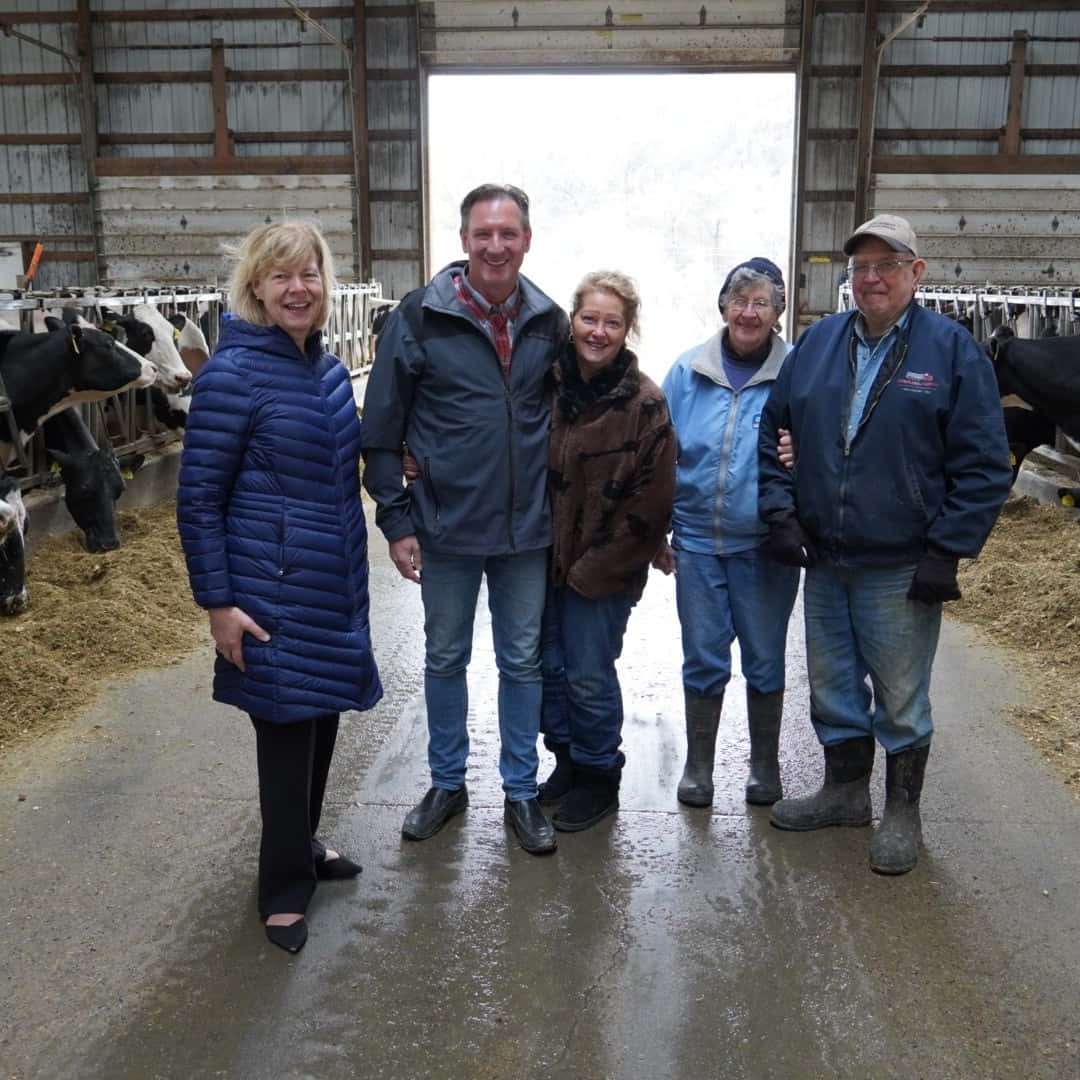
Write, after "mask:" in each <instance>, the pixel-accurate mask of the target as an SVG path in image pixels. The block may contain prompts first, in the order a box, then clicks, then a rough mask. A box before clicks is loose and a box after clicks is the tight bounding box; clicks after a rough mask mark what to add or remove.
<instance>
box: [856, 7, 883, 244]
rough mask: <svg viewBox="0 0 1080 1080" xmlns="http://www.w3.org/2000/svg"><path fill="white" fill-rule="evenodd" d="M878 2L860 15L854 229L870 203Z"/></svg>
mask: <svg viewBox="0 0 1080 1080" xmlns="http://www.w3.org/2000/svg"><path fill="white" fill-rule="evenodd" d="M877 22H878V0H866V11H865V14H864V16H863V52H862V75H861V78H860V80H859V135H858V140H857V143H858V145H857V149H856V152H855V153H856V157H855V161H856V166H855V206H854V219H855V220H854V221H853V222H852V228H855V226H856V225H858V224H859V223H860V222H861V221H865V220H866V208H867V206H868V205H869V200H870V177H871V168H870V159H871V157H872V156H873V149H874V110H875V106H876V105H877V84H878V70H879V67H880V63H881V57H880V56H879V55H878V30H877Z"/></svg>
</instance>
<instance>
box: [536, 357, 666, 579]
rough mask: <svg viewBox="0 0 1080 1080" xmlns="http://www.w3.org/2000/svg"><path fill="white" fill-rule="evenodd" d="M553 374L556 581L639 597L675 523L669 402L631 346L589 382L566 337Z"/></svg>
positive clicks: (550, 484) (551, 471)
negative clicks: (661, 543)
mask: <svg viewBox="0 0 1080 1080" xmlns="http://www.w3.org/2000/svg"><path fill="white" fill-rule="evenodd" d="M554 374H555V382H556V393H555V406H554V408H553V409H552V426H551V450H550V455H549V458H548V465H549V470H548V490H549V492H550V494H551V510H552V516H553V518H554V529H555V536H554V542H553V544H552V549H551V581H552V584H553V585H555V586H560V585H569V586H570V587H571V588H572V589H573V590H574V591H575V592H577V593H580V594H581V595H582V596H585V597H588V598H589V599H597V598H599V597H601V596H610V595H613V594H615V593H628V594H630V595H631V596H633V597H634V599H635V600H637V599H638V598H639V597H640V596H641V593H642V591H643V590H644V588H645V579H646V578H647V577H648V573H649V563H650V562H651V561H652V557H653V556H654V555H655V554H656V551H657V549H658V548H659V546H660V542H661V541H662V540H663V539H664V537H665V536H666V535H667V532H668V529H669V528H670V519H671V505H672V500H673V497H674V491H675V451H676V442H675V432H674V429H673V428H672V426H671V417H670V416H669V414H668V407H667V402H666V401H665V400H664V395H663V393H662V392H661V390H660V388H659V387H658V386H657V385H656V383H654V382H653V381H652V380H651V379H650V378H649V377H648V376H647V375H644V374H642V373H641V372H640V371H639V370H638V363H637V357H635V356H634V354H633V353H632V352H630V351H629V350H628V349H625V348H624V349H623V350H622V352H620V353H619V355H618V356H617V357H616V358H615V359H614V360H613V361H612V363H611V365H610V366H609V367H608V368H606V369H605V370H604V371H601V372H600V373H598V374H597V375H596V376H594V377H593V379H591V380H590V381H589V382H586V381H585V380H583V379H582V378H581V375H580V374H579V373H578V368H577V358H576V356H575V354H574V350H573V346H572V345H571V344H569V343H568V345H567V348H566V350H565V352H564V353H563V354H562V356H561V357H560V358H559V360H558V362H557V363H556V364H555V367H554Z"/></svg>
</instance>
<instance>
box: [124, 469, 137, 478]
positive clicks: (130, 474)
mask: <svg viewBox="0 0 1080 1080" xmlns="http://www.w3.org/2000/svg"><path fill="white" fill-rule="evenodd" d="M120 475H121V476H122V477H123V478H124V479H125V480H134V479H135V474H134V473H133V472H132V471H131V470H130V469H125V470H124V471H123V472H122V473H121V474H120Z"/></svg>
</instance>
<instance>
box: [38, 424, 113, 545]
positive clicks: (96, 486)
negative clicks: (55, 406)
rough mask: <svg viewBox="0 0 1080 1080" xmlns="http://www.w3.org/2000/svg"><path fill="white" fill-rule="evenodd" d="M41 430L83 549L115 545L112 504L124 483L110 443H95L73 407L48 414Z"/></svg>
mask: <svg viewBox="0 0 1080 1080" xmlns="http://www.w3.org/2000/svg"><path fill="white" fill-rule="evenodd" d="M42 432H43V434H44V436H45V449H46V452H47V454H48V456H49V457H50V458H51V459H52V460H53V461H55V462H56V464H57V465H59V467H60V477H61V479H62V480H63V481H64V505H65V506H66V507H67V509H68V513H69V514H70V515H71V518H72V520H73V521H74V522H75V524H76V525H77V526H78V527H79V528H80V529H81V530H82V531H83V535H84V536H85V537H86V550H87V551H112V550H113V549H114V548H118V547H119V546H120V537H119V535H118V533H117V531H116V505H115V504H116V500H117V499H119V498H120V496H121V495H122V494H123V493H124V489H125V487H126V485H125V483H124V477H123V475H122V473H121V471H120V465H119V463H118V461H117V459H116V454H115V453H114V452H113V450H112V447H109V446H106V447H99V446H98V444H97V443H96V442H95V441H94V437H93V435H91V434H90V429H89V428H88V427H87V426H86V424H85V423H84V422H83V418H82V417H81V416H80V415H79V414H78V412H76V411H75V410H74V409H65V410H64V411H63V412H60V413H57V414H56V416H51V417H49V419H48V420H46V421H45V423H44V424H43V425H42Z"/></svg>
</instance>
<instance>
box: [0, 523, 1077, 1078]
mask: <svg viewBox="0 0 1080 1080" xmlns="http://www.w3.org/2000/svg"><path fill="white" fill-rule="evenodd" d="M372 597H373V611H372V624H373V630H374V637H375V641H376V645H377V652H378V656H379V661H380V666H381V670H382V673H383V678H384V683H385V686H386V697H385V699H384V701H383V702H382V703H381V704H380V706H379V707H378V708H376V709H375V710H373V711H372V712H370V713H367V714H364V715H358V714H349V715H348V716H347V717H346V718H345V722H344V724H343V728H342V736H341V741H340V743H339V751H338V755H337V758H336V760H335V766H334V770H333V772H332V775H331V787H330V793H329V797H328V804H327V810H326V814H325V819H324V825H325V828H324V829H323V834H324V835H325V837H326V838H327V839H328V840H329V841H331V842H332V843H333V844H334V845H335V846H337V847H340V848H341V849H342V850H344V851H346V852H347V853H348V854H350V855H352V856H353V857H355V858H357V859H358V860H359V861H360V862H362V863H363V865H364V872H363V874H362V875H361V876H360V878H359V879H357V880H355V881H352V882H347V883H328V884H325V885H322V886H320V889H319V891H318V893H317V895H316V897H315V900H314V902H313V905H312V908H311V909H310V911H309V921H310V923H311V938H310V940H309V942H308V944H307V947H306V948H305V949H304V951H303V952H302V953H300V954H299V955H298V956H296V957H290V956H288V955H287V954H285V953H283V952H281V951H280V950H278V949H276V948H274V947H272V946H270V945H269V944H268V943H267V942H266V940H265V938H264V936H263V933H262V929H261V927H260V925H259V923H258V921H257V918H256V914H255V891H254V871H255V850H256V845H257V841H258V818H257V813H258V812H257V804H256V799H255V778H254V749H253V739H252V735H251V732H250V728H249V726H248V724H247V721H246V719H245V718H244V717H242V715H241V714H240V713H238V712H236V711H234V710H231V709H228V708H225V707H222V706H218V705H215V704H213V703H212V702H211V701H210V698H209V672H210V659H211V650H210V646H209V644H208V645H207V646H206V648H205V649H202V650H199V651H198V652H197V653H196V654H194V655H191V656H188V657H185V658H182V659H181V660H180V661H179V662H178V663H176V664H174V665H173V666H167V667H162V668H160V669H159V670H156V671H153V672H149V673H146V674H143V675H140V676H138V677H137V678H134V679H132V680H130V681H125V682H123V683H120V684H117V685H114V686H112V687H111V688H110V689H109V690H108V691H107V692H106V693H105V694H104V695H103V697H102V698H101V700H100V702H99V703H98V704H97V705H96V706H95V707H94V708H92V709H90V710H88V711H87V712H86V713H84V714H83V716H82V717H81V718H80V721H79V722H78V723H77V724H76V725H75V726H74V727H73V728H72V729H70V730H68V731H66V732H64V733H61V734H59V735H57V736H54V737H51V738H48V739H45V740H42V741H39V742H37V743H36V744H35V745H34V746H32V747H30V748H27V749H25V750H23V751H20V752H18V753H16V754H13V755H11V756H10V757H9V760H8V761H7V762H6V764H5V766H4V768H3V771H2V772H0V968H2V981H0V986H2V989H3V1000H4V1006H3V1009H2V1010H0V1077H10V1078H19V1080H29V1078H31V1077H46V1078H52V1077H78V1078H80V1080H81V1078H96V1077H102V1078H108V1080H113V1078H128V1077H131V1078H140V1080H141V1078H147V1080H151V1078H174V1077H175V1078H194V1077H207V1078H210V1077H226V1078H243V1080H247V1078H252V1080H256V1078H271V1077H274V1078H276V1077H297V1078H300V1077H303V1078H308V1077H310V1078H318V1080H322V1078H339V1077H340V1078H344V1077H357V1078H382V1077H386V1078H394V1080H413V1078H415V1080H420V1078H440V1080H441V1078H450V1077H453V1078H464V1080H504V1078H505V1080H517V1078H534V1077H550V1078H553V1080H562V1078H580V1080H609V1078H610V1080H624V1078H634V1080H666V1078H671V1080H690V1078H702V1077H710V1078H712V1077H716V1078H726V1077H732V1078H773V1077H775V1078H788V1077H791V1078H816V1077H823V1078H824V1077H870V1078H877V1077H883V1078H884V1077H897V1078H905V1080H906V1078H915V1077H923V1078H939V1077H940V1078H957V1080H960V1078H963V1080H968V1078H976V1077H994V1078H997V1077H1000V1078H1006V1077H1017V1078H1039V1077H1055V1078H1057V1077H1080V1045H1078V1041H1080V1023H1078V1020H1077V1017H1078V1016H1080V890H1078V884H1080V828H1078V825H1080V806H1078V805H1077V803H1076V802H1075V801H1074V799H1073V798H1072V796H1071V795H1070V794H1069V792H1068V790H1067V789H1065V788H1064V787H1063V785H1062V784H1061V783H1060V782H1059V781H1057V780H1056V779H1055V778H1053V776H1052V775H1051V774H1050V773H1049V771H1048V770H1047V768H1046V767H1045V766H1044V765H1043V764H1042V763H1041V761H1040V760H1039V759H1038V757H1037V756H1036V755H1035V754H1034V753H1033V751H1032V750H1031V749H1030V747H1029V746H1028V744H1027V743H1026V742H1025V741H1024V740H1023V739H1022V738H1021V737H1020V736H1019V735H1017V733H1016V732H1014V731H1013V729H1012V728H1010V727H1009V726H1008V725H1007V724H1006V723H1004V722H1003V720H1002V719H1001V715H1000V714H1001V710H1002V708H1003V707H1005V706H1006V705H1008V704H1009V703H1010V702H1013V701H1016V700H1017V699H1018V696H1019V694H1020V689H1019V687H1018V685H1017V684H1016V682H1015V680H1014V679H1013V678H1012V677H1011V676H1010V673H1009V671H1008V670H1007V667H1006V666H1005V665H1004V664H1003V663H1002V660H1001V658H1000V656H998V655H997V654H995V653H994V652H993V651H992V650H990V649H988V648H986V647H984V646H982V645H980V644H978V643H977V642H976V641H975V640H974V639H973V638H972V637H971V636H969V634H968V633H967V632H965V631H963V630H961V629H959V628H957V627H955V626H947V627H946V631H945V633H944V635H943V641H942V646H941V649H940V651H939V654H938V662H937V668H936V672H935V683H934V701H935V707H936V710H935V715H936V722H937V725H938V734H937V736H936V738H935V743H934V749H933V752H932V754H931V758H930V764H929V768H928V771H927V779H926V787H925V792H924V796H923V821H924V834H925V850H924V852H923V855H922V858H921V860H920V863H919V866H918V867H917V868H916V870H915V871H914V872H912V873H911V874H909V875H907V876H905V877H902V878H895V879H890V878H883V877H879V876H876V875H874V874H872V873H871V872H870V871H869V869H868V867H867V847H868V843H869V838H870V831H869V830H868V829H830V830H824V831H821V832H817V833H812V834H793V833H784V832H780V831H778V830H776V829H773V828H771V827H770V826H769V824H768V810H767V809H764V808H752V807H748V806H747V805H746V804H745V803H744V802H743V800H742V785H743V781H744V771H745V755H746V740H745V735H744V729H745V710H744V706H743V683H742V680H741V678H740V677H738V676H736V678H735V679H733V681H732V684H731V687H730V690H729V694H728V702H727V706H726V709H725V714H724V722H723V724H722V735H721V745H720V746H719V749H718V755H717V766H716V783H717V794H716V801H715V804H714V806H713V807H712V808H711V810H689V809H685V808H680V807H679V806H678V804H677V802H676V800H675V786H676V783H677V780H678V776H679V772H680V769H681V762H682V749H683V738H682V734H681V728H682V712H681V689H680V679H679V663H680V650H679V642H678V622H677V618H676V614H675V605H674V586H673V583H672V582H671V581H670V580H668V579H665V578H663V577H661V576H660V575H658V574H654V576H653V580H652V581H651V582H650V585H649V588H648V590H647V591H646V596H645V599H644V600H643V602H642V604H641V605H639V607H638V609H637V610H635V612H634V614H633V616H632V617H631V621H630V628H629V632H628V635H627V645H626V650H625V655H624V659H623V661H622V663H621V672H622V677H623V690H624V696H625V700H626V707H627V721H626V729H625V749H626V754H627V759H628V762H627V768H626V771H625V774H624V785H623V792H622V806H621V809H620V811H619V813H618V814H617V815H616V816H614V817H611V818H609V819H607V820H605V821H604V822H602V823H601V824H599V825H598V826H596V827H594V828H592V829H590V830H588V831H586V832H583V833H580V834H575V835H560V837H559V850H558V852H557V853H556V854H555V855H554V856H551V857H547V858H536V857H533V856H530V855H527V854H526V853H525V852H523V851H522V850H521V849H520V848H519V847H518V846H517V845H516V843H515V842H514V840H513V837H512V836H511V835H510V834H509V833H508V831H507V830H506V828H505V826H504V825H503V823H502V794H501V790H500V787H499V781H498V775H497V755H498V745H497V738H496V733H495V724H494V703H495V688H496V682H495V678H494V670H493V660H492V653H491V647H490V634H489V632H488V626H487V621H486V618H485V617H484V616H485V612H484V611H483V609H482V608H481V611H480V615H479V617H478V620H477V642H476V649H475V653H474V660H473V667H472V671H471V684H470V685H471V719H472V723H471V729H472V733H473V743H472V755H471V758H470V777H469V787H470V793H471V799H472V803H471V806H470V808H469V810H468V811H467V812H466V813H465V814H464V815H462V816H461V817H459V818H457V819H455V820H454V821H453V822H451V823H450V824H449V825H448V826H447V827H446V828H445V829H444V830H443V831H442V832H441V833H439V834H438V835H437V836H435V837H433V838H431V839H430V840H427V841H424V842H422V843H414V842H409V841H405V840H403V839H402V838H401V836H400V833H399V830H400V826H401V821H402V818H403V816H404V814H405V812H406V811H407V810H408V808H409V807H410V806H411V805H412V803H413V802H414V801H415V800H416V799H417V798H418V797H419V796H420V795H421V794H422V793H423V792H424V790H425V789H426V787H427V773H426V767H425V737H426V736H425V728H424V717H423V707H422V699H421V667H422V647H421V631H420V625H421V614H420V604H419V595H418V590H417V589H416V588H415V587H414V586H412V585H410V584H409V583H408V582H405V581H403V580H402V579H400V578H398V577H397V575H396V572H394V571H393V569H392V567H391V566H390V564H389V561H388V559H387V558H386V556H385V546H384V545H383V543H382V541H381V539H379V538H378V537H376V538H375V540H374V543H373V552H372ZM801 635H802V629H801V622H800V621H799V620H797V619H796V620H794V621H793V623H792V627H791V632H790V635H789V654H790V669H789V693H788V704H787V707H786V709H785V720H786V726H785V732H784V738H783V747H782V764H783V772H784V781H785V785H786V788H787V790H788V792H789V793H801V792H803V791H806V790H809V789H811V788H812V787H814V786H816V784H817V783H818V781H819V779H820V769H821V765H820V751H819V750H818V748H817V744H816V741H815V740H814V738H813V735H812V732H811V730H810V728H809V724H808V722H807V720H806V681H805V665H804V663H803V660H802V648H801ZM208 640H209V639H208ZM542 760H543V767H544V768H545V769H546V767H548V765H549V761H550V759H549V758H548V756H547V755H546V754H543V755H542ZM882 774H883V764H882V763H881V762H879V767H878V769H877V770H876V772H875V778H874V789H873V790H874V799H875V807H876V808H877V809H880V807H881V803H882V800H883V795H882V785H883V776H882ZM23 796H25V798H23Z"/></svg>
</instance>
